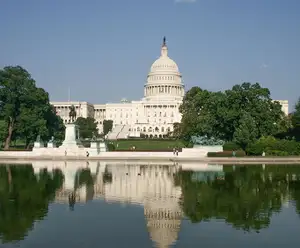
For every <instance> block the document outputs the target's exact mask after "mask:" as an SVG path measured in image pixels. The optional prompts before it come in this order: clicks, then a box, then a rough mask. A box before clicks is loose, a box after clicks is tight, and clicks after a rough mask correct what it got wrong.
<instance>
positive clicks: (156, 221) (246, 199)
mask: <svg viewBox="0 0 300 248" xmlns="http://www.w3.org/2000/svg"><path fill="white" fill-rule="evenodd" d="M299 230H300V165H248V166H247V165H243V166H242V165H236V166H234V165H224V166H223V165H208V164H170V163H165V164H155V163H142V162H140V163H137V164H129V163H125V162H124V163H109V162H102V161H101V162H99V161H91V162H83V161H75V162H74V161H72V162H71V161H69V162H58V161H43V162H41V161H35V162H33V163H32V164H23V165H13V164H2V165H0V247H3V248H8V247H24V248H27V247H28V248H34V247H43V248H48V247H49V248H50V247H51V248H52V247H55V248H60V247H63V248H66V247H72V248H81V247H109V248H114V247H116V248H117V247H120V248H123V247H141V248H147V247H160V248H162V247H164V248H167V247H224V246H227V245H229V246H232V247H249V248H250V247H251V248H252V247H272V248H274V247H282V245H291V246H296V245H298V244H299V242H300V235H299Z"/></svg>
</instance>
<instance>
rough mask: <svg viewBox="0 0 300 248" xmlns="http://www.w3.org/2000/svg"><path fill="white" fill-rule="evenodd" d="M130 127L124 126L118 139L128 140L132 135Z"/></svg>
mask: <svg viewBox="0 0 300 248" xmlns="http://www.w3.org/2000/svg"><path fill="white" fill-rule="evenodd" d="M129 130H130V125H124V126H123V128H122V129H121V131H120V132H119V134H118V136H117V138H118V139H127V138H128V136H129V134H130V131H129Z"/></svg>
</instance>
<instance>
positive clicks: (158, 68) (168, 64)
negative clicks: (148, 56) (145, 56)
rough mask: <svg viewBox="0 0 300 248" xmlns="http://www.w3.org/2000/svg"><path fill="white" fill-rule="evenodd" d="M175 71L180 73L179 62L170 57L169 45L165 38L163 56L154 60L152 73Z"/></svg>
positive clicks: (162, 49)
mask: <svg viewBox="0 0 300 248" xmlns="http://www.w3.org/2000/svg"><path fill="white" fill-rule="evenodd" d="M164 72H165V73H172V74H173V73H175V74H179V69H178V66H177V64H176V63H175V61H174V60H172V59H170V57H169V56H168V47H167V45H166V43H165V40H164V42H163V45H162V48H161V56H160V57H159V58H158V59H157V60H155V61H154V63H153V64H152V66H151V69H150V74H155V73H164Z"/></svg>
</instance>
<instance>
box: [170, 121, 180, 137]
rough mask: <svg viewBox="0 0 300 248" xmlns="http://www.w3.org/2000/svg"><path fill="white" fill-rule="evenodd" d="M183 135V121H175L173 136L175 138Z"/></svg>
mask: <svg viewBox="0 0 300 248" xmlns="http://www.w3.org/2000/svg"><path fill="white" fill-rule="evenodd" d="M180 135H181V123H179V122H175V123H173V133H172V136H173V137H175V138H179V137H180Z"/></svg>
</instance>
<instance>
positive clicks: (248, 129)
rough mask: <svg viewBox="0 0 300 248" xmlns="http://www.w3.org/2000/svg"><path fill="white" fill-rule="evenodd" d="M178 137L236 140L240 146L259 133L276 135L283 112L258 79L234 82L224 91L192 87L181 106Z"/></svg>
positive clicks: (279, 130) (282, 120)
mask: <svg viewBox="0 0 300 248" xmlns="http://www.w3.org/2000/svg"><path fill="white" fill-rule="evenodd" d="M179 110H180V112H181V114H182V120H181V124H180V125H181V126H180V128H179V130H181V137H182V138H183V139H185V140H190V138H191V137H192V136H204V135H207V136H208V137H214V138H218V139H222V140H225V141H232V140H235V141H236V142H239V143H240V145H241V146H246V145H247V144H248V143H249V142H250V141H252V140H255V139H257V138H259V137H261V136H268V135H275V134H277V133H278V132H281V131H282V129H284V128H286V127H285V124H286V123H285V121H284V120H285V118H284V113H283V112H282V110H281V105H280V104H279V103H278V102H273V101H272V99H271V97H270V91H269V90H268V89H267V88H262V87H261V86H260V85H259V84H258V83H255V84H251V83H243V84H241V85H235V86H233V87H232V89H231V90H226V91H225V92H211V91H207V90H202V89H201V88H199V87H193V88H191V89H190V90H189V91H188V92H187V93H186V95H185V97H184V99H183V103H182V105H181V106H180V109H179Z"/></svg>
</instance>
